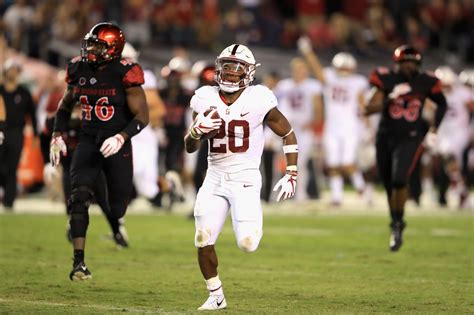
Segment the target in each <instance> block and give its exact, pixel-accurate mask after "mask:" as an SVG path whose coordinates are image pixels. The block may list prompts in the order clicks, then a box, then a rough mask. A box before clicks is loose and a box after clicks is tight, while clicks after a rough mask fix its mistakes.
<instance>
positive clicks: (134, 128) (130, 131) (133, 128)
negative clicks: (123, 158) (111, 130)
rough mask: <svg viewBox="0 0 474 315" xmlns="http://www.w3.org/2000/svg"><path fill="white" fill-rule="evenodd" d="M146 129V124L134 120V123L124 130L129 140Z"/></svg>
mask: <svg viewBox="0 0 474 315" xmlns="http://www.w3.org/2000/svg"><path fill="white" fill-rule="evenodd" d="M143 128H145V124H144V123H142V122H141V121H140V120H138V119H135V118H134V119H132V121H131V122H130V123H129V124H128V125H127V127H126V128H125V129H124V130H122V132H124V133H125V134H126V135H127V136H128V138H129V139H130V138H131V137H133V136H134V135H136V134H138V133H139V132H140V131H142V129H143Z"/></svg>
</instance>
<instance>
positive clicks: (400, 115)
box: [370, 67, 442, 137]
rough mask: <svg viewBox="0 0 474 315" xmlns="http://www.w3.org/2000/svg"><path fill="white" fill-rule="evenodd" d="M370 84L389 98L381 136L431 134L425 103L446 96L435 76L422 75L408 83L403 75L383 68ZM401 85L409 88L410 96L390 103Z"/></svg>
mask: <svg viewBox="0 0 474 315" xmlns="http://www.w3.org/2000/svg"><path fill="white" fill-rule="evenodd" d="M370 83H371V84H372V85H374V86H376V87H377V88H378V89H380V90H382V91H383V92H384V95H385V98H384V104H383V110H382V118H381V120H380V124H379V130H378V133H379V134H391V135H393V134H396V135H401V136H408V137H414V136H420V135H422V134H424V133H425V132H426V131H427V126H428V125H427V123H426V121H425V120H424V119H423V118H422V112H423V107H424V103H425V100H426V98H429V97H431V96H432V95H434V94H437V93H442V92H441V82H440V81H439V80H438V79H437V78H436V77H435V76H434V75H430V74H428V73H426V72H421V73H419V74H418V75H415V76H414V77H413V78H412V79H411V80H409V81H407V80H406V79H405V78H404V77H403V76H402V75H401V74H399V73H396V72H394V71H393V70H389V69H387V68H383V67H381V68H378V69H377V70H375V71H374V72H373V73H372V74H371V76H370ZM400 84H407V85H409V87H410V92H408V93H407V94H404V95H401V96H399V97H398V98H396V99H394V100H393V99H390V97H389V94H390V93H391V92H392V91H393V90H394V88H395V87H396V86H397V85H400Z"/></svg>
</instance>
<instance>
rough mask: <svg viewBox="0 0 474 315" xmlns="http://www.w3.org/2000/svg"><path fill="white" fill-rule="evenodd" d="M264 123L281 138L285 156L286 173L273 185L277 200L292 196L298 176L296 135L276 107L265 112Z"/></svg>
mask: <svg viewBox="0 0 474 315" xmlns="http://www.w3.org/2000/svg"><path fill="white" fill-rule="evenodd" d="M265 122H266V124H267V126H268V127H270V129H271V130H272V131H273V132H274V133H276V134H277V135H279V136H280V137H281V138H282V140H283V152H284V153H285V157H286V174H285V175H284V176H283V178H281V179H280V180H279V181H278V182H277V183H276V185H275V187H273V191H278V190H280V192H279V193H278V196H277V201H280V200H285V199H289V198H292V197H293V196H294V195H295V191H296V179H297V176H298V166H297V163H298V145H297V141H296V135H295V133H294V131H293V128H291V125H290V123H289V122H288V120H287V119H286V117H285V116H284V115H283V114H282V113H281V112H280V111H279V110H278V109H277V108H273V109H271V110H270V111H269V112H268V114H267V119H266V120H265Z"/></svg>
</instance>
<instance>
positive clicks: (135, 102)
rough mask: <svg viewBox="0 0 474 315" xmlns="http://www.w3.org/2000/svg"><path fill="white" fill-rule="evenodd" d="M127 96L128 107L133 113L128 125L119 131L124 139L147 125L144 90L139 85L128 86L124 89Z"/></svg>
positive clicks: (146, 106)
mask: <svg viewBox="0 0 474 315" xmlns="http://www.w3.org/2000/svg"><path fill="white" fill-rule="evenodd" d="M125 93H126V96H127V103H128V108H129V109H130V111H131V112H132V114H134V115H135V117H134V118H133V119H132V121H131V122H130V123H129V124H128V126H127V127H126V128H125V129H124V130H123V131H122V132H120V134H121V135H122V136H123V138H124V140H125V141H126V140H127V139H129V138H131V137H133V136H134V135H136V134H137V133H139V132H140V131H141V130H142V129H143V128H145V127H146V125H148V120H149V116H148V105H147V102H146V96H145V91H143V88H142V87H141V86H133V87H129V88H128V89H126V90H125Z"/></svg>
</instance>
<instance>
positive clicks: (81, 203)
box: [70, 186, 94, 212]
mask: <svg viewBox="0 0 474 315" xmlns="http://www.w3.org/2000/svg"><path fill="white" fill-rule="evenodd" d="M93 197H94V193H93V192H92V190H91V189H90V188H88V187H85V186H80V187H78V188H76V189H74V190H73V191H72V193H71V201H70V205H71V212H74V210H75V209H77V210H79V212H83V211H84V210H83V209H86V210H87V209H88V208H89V206H90V204H91V201H92V198H93Z"/></svg>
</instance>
